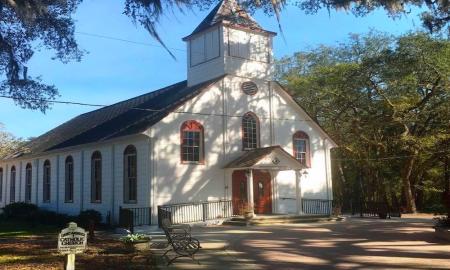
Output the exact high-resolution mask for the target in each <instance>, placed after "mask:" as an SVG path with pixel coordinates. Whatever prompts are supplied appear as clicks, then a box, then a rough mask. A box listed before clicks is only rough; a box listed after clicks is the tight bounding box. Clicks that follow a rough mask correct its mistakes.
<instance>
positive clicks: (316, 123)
mask: <svg viewBox="0 0 450 270" xmlns="http://www.w3.org/2000/svg"><path fill="white" fill-rule="evenodd" d="M272 82H274V83H275V84H276V85H278V86H279V87H280V89H281V90H282V91H283V92H284V93H285V94H286V95H287V96H288V97H289V99H290V100H291V101H292V102H293V103H294V104H295V105H297V107H298V108H299V109H300V110H301V111H302V112H303V113H304V114H305V115H306V117H307V118H309V119H308V120H310V121H311V123H313V124H314V125H315V126H316V127H317V128H318V129H319V131H320V132H321V133H322V134H323V135H325V137H327V139H328V140H329V141H330V142H331V143H332V145H333V146H334V147H338V144H337V143H336V141H335V140H334V139H333V138H331V136H330V135H328V133H327V132H326V131H325V129H324V128H323V127H322V126H321V125H320V124H319V122H317V121H316V120H315V119H314V118H313V117H312V116H311V115H310V114H309V113H308V112H307V111H306V109H305V108H304V107H303V106H302V105H301V104H300V102H298V100H297V99H296V98H295V97H294V95H293V94H292V93H291V92H289V91H288V90H287V89H286V88H285V87H284V86H283V85H282V84H281V83H280V82H278V81H272Z"/></svg>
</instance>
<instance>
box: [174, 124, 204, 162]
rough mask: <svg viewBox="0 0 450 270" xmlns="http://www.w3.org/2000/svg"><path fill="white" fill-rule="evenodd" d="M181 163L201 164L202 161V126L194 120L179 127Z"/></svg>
mask: <svg viewBox="0 0 450 270" xmlns="http://www.w3.org/2000/svg"><path fill="white" fill-rule="evenodd" d="M180 137H181V162H182V163H203V161H204V150H203V146H204V137H203V126H202V125H201V124H200V123H199V122H197V121H194V120H189V121H186V122H184V123H183V124H182V125H181V131H180Z"/></svg>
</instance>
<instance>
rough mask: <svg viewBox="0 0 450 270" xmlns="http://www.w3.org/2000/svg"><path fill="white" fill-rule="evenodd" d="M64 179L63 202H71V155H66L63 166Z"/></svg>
mask: <svg viewBox="0 0 450 270" xmlns="http://www.w3.org/2000/svg"><path fill="white" fill-rule="evenodd" d="M65 169H66V170H65V181H64V187H65V192H64V194H65V195H64V202H66V203H72V202H73V158H72V156H68V157H67V158H66V166H65Z"/></svg>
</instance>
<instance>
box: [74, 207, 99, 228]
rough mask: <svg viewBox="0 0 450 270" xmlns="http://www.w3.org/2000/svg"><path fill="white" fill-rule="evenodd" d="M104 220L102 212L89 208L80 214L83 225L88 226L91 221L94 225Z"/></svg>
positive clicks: (79, 219)
mask: <svg viewBox="0 0 450 270" xmlns="http://www.w3.org/2000/svg"><path fill="white" fill-rule="evenodd" d="M101 221H102V214H101V213H100V212H98V211H96V210H93V209H88V210H84V211H81V212H80V214H79V215H78V222H79V223H80V224H79V225H80V226H81V227H84V228H87V227H88V226H89V224H90V223H91V222H93V223H94V225H98V224H100V222H101Z"/></svg>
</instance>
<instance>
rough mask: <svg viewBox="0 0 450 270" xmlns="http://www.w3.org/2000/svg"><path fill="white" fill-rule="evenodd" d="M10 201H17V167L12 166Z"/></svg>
mask: <svg viewBox="0 0 450 270" xmlns="http://www.w3.org/2000/svg"><path fill="white" fill-rule="evenodd" d="M9 201H10V202H12V203H13V202H15V201H16V167H15V166H12V167H11V178H10V179H9Z"/></svg>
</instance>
